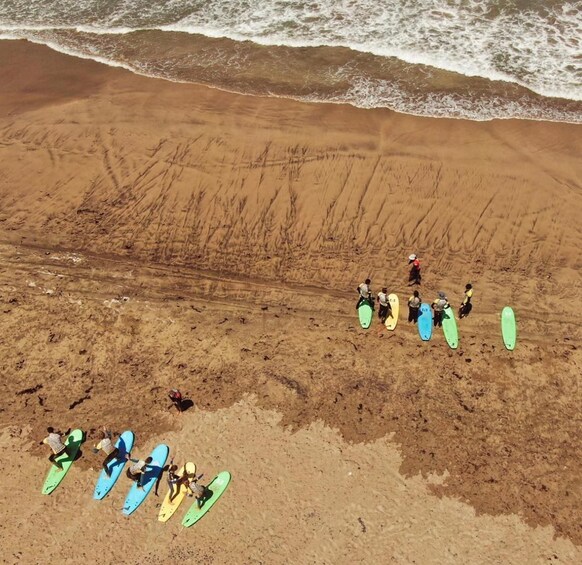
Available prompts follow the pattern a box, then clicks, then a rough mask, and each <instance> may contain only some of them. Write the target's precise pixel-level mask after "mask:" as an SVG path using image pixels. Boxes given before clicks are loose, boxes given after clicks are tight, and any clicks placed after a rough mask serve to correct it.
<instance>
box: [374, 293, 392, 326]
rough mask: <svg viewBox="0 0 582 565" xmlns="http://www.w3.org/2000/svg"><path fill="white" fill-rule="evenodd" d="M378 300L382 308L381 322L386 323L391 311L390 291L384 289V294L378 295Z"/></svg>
mask: <svg viewBox="0 0 582 565" xmlns="http://www.w3.org/2000/svg"><path fill="white" fill-rule="evenodd" d="M376 300H377V301H378V304H379V306H380V308H379V309H378V318H380V321H381V322H382V323H384V322H385V321H386V318H387V317H388V314H389V313H390V310H391V308H390V303H389V302H388V289H387V288H386V287H384V288H383V289H382V292H379V293H378V296H377V297H376Z"/></svg>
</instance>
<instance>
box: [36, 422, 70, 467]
mask: <svg viewBox="0 0 582 565" xmlns="http://www.w3.org/2000/svg"><path fill="white" fill-rule="evenodd" d="M46 431H47V432H48V436H47V437H45V438H44V439H43V440H42V441H41V442H40V445H43V444H46V445H48V446H49V447H50V448H51V449H52V451H53V452H52V454H51V455H50V456H49V458H48V459H49V461H50V462H51V463H52V464H53V465H54V466H55V467H57V469H59V470H60V471H62V470H63V466H62V464H61V463H60V462H59V461H57V460H56V459H57V457H59V456H60V455H63V454H64V453H66V454H67V455H70V454H69V451H68V447H67V446H66V445H65V444H64V443H63V436H68V435H69V434H70V433H71V428H69V429H68V430H67V431H66V432H65V433H63V432H59V431H57V430H55V429H54V428H51V427H50V426H49V427H48V428H47V429H46Z"/></svg>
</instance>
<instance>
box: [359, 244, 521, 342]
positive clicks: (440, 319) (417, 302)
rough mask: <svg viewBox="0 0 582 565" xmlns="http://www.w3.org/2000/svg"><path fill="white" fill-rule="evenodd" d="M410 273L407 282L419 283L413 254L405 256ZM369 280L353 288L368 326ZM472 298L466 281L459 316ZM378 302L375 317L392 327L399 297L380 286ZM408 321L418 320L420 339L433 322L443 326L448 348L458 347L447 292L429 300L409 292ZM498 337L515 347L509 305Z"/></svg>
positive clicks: (429, 331)
mask: <svg viewBox="0 0 582 565" xmlns="http://www.w3.org/2000/svg"><path fill="white" fill-rule="evenodd" d="M408 264H409V265H410V273H409V277H408V282H409V285H410V286H413V285H418V286H419V285H420V283H421V279H422V277H421V272H420V260H419V259H418V257H417V256H416V254H414V253H413V254H412V255H410V256H409V257H408ZM371 284H372V281H371V280H370V279H366V280H365V281H364V282H363V283H361V284H360V285H359V286H358V288H357V289H356V291H357V293H358V301H357V303H356V310H357V312H358V318H359V320H360V325H361V326H362V328H364V329H368V328H369V327H370V325H371V324H372V319H373V316H374V307H375V303H374V299H373V294H372V288H371ZM472 298H473V285H472V284H471V283H467V284H466V285H465V291H464V296H463V301H462V303H461V305H460V307H459V312H458V316H459V319H462V318H465V317H466V316H468V315H469V314H470V312H471V310H472V309H473V304H472V302H471V299H472ZM376 301H377V303H378V317H379V319H380V322H381V323H382V324H384V325H385V326H386V328H387V329H388V330H394V329H395V328H396V325H397V324H398V315H399V313H400V300H399V298H398V296H397V295H396V294H393V293H391V294H388V289H387V288H386V287H383V288H382V290H381V291H380V292H379V293H378V295H377V297H376ZM408 321H409V322H411V323H413V324H417V327H418V333H419V335H420V338H421V339H422V340H423V341H428V340H430V339H431V337H432V332H433V326H434V327H435V328H436V327H439V328H442V329H443V333H444V336H445V340H446V341H447V344H448V345H449V347H450V348H451V349H457V347H458V346H459V331H458V327H457V321H456V318H455V312H454V309H453V308H452V307H451V305H450V304H449V300H448V298H447V296H446V294H445V293H444V292H442V291H440V292H439V293H438V295H437V296H436V298H435V299H434V300H433V302H432V303H431V304H428V303H425V302H423V301H422V298H421V296H420V292H419V291H418V290H414V292H413V294H412V296H411V297H410V298H409V299H408ZM501 337H502V339H503V344H504V345H505V347H506V349H508V350H510V351H512V350H513V349H515V345H516V342H517V322H516V319H515V313H514V311H513V309H512V308H511V307H510V306H505V307H504V308H503V310H502V311H501Z"/></svg>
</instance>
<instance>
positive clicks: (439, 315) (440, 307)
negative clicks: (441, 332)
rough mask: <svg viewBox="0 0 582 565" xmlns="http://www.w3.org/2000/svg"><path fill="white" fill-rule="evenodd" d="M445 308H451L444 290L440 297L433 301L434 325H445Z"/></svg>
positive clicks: (440, 326)
mask: <svg viewBox="0 0 582 565" xmlns="http://www.w3.org/2000/svg"><path fill="white" fill-rule="evenodd" d="M445 308H450V305H449V301H448V300H447V297H446V295H445V293H444V292H439V295H438V298H436V299H435V300H434V301H433V303H432V309H433V310H434V318H433V319H434V326H435V328H436V327H437V326H438V327H439V328H442V326H443V312H444V311H445Z"/></svg>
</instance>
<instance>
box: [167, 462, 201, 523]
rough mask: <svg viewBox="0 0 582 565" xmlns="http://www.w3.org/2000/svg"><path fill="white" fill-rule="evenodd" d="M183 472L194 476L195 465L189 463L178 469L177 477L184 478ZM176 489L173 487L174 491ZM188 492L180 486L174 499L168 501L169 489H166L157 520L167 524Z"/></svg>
mask: <svg viewBox="0 0 582 565" xmlns="http://www.w3.org/2000/svg"><path fill="white" fill-rule="evenodd" d="M184 472H186V473H188V475H191V476H194V475H195V474H196V465H194V463H192V462H191V461H189V462H188V463H186V465H184V466H183V467H180V468H179V469H178V472H177V475H178V476H180V477H183V476H184ZM175 488H176V487H174V489H175ZM187 492H188V487H186V485H180V486H179V487H178V494H176V496H175V497H174V499H173V500H170V489H168V493H167V494H166V497H165V498H164V502H162V507H161V508H160V513H159V514H158V520H159V521H160V522H167V521H168V520H169V519H170V518H171V517H172V516H173V514H174V512H176V510H178V506H180V504H181V503H182V501H183V500H184V498H185V497H186V494H187Z"/></svg>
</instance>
